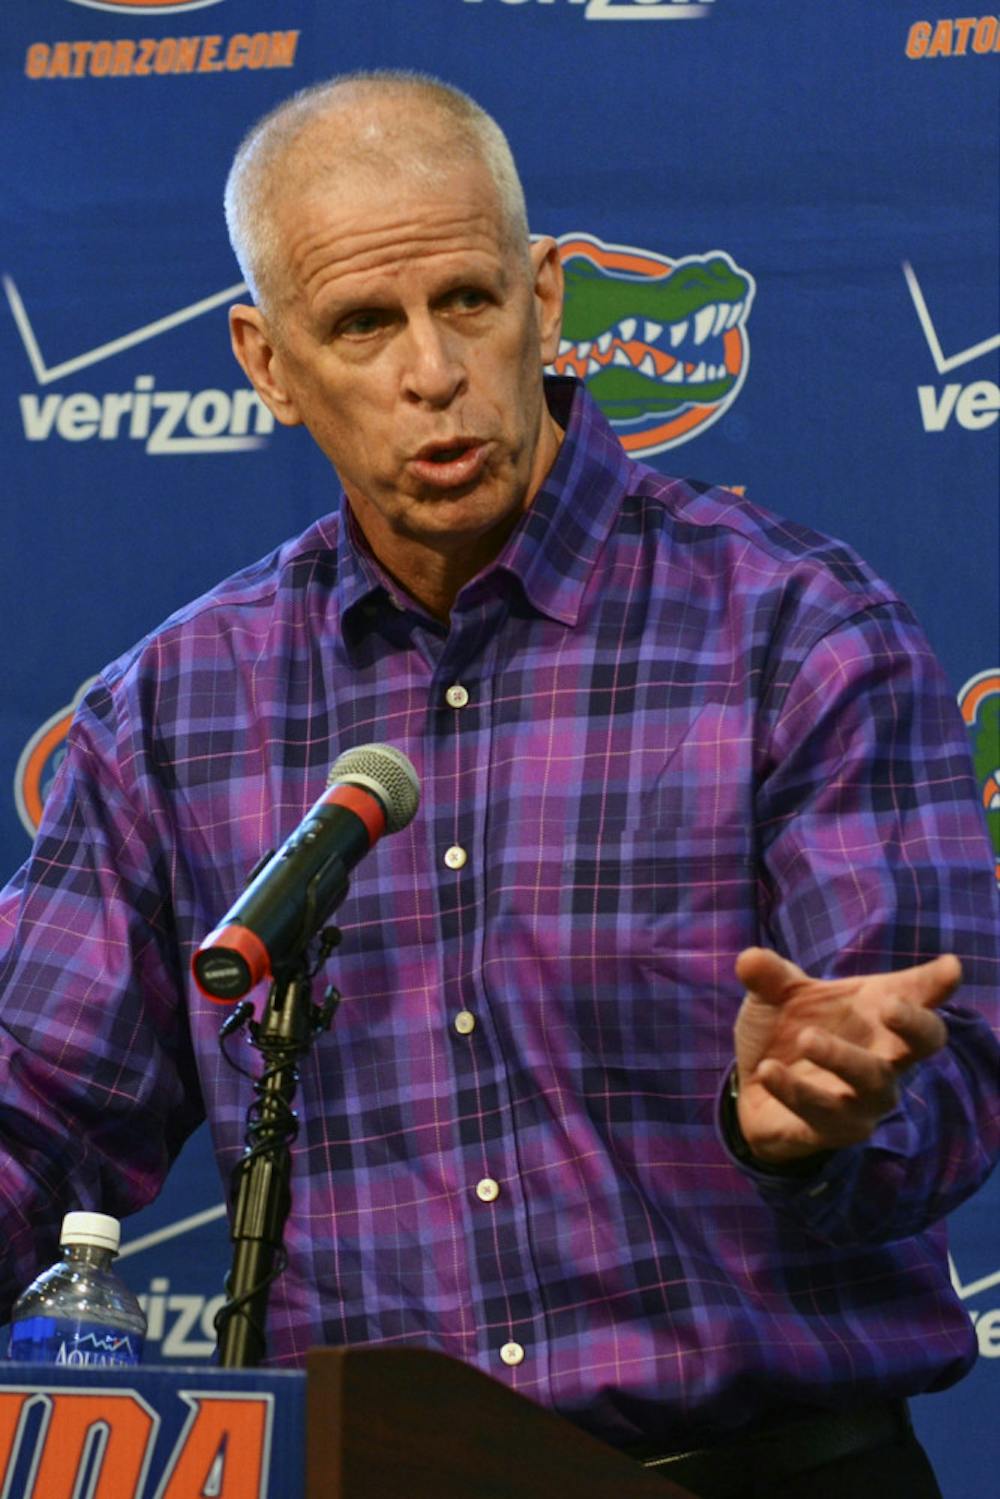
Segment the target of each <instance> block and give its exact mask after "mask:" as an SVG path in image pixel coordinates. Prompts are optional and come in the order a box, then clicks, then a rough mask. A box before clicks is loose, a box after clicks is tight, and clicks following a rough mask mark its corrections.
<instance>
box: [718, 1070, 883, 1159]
mask: <svg viewBox="0 0 1000 1499" xmlns="http://www.w3.org/2000/svg"><path fill="white" fill-rule="evenodd" d="M754 1081H755V1082H759V1083H760V1085H761V1086H762V1087H763V1088H764V1089H765V1090H766V1091H767V1092H768V1093H769V1094H770V1095H771V1097H772V1098H774V1099H777V1101H778V1103H780V1104H783V1105H784V1107H785V1108H786V1109H787V1110H788V1111H789V1113H790V1114H793V1115H794V1116H795V1118H796V1119H797V1120H798V1121H799V1123H800V1124H801V1125H803V1126H805V1127H806V1129H807V1130H808V1132H809V1137H810V1140H811V1142H812V1144H813V1147H814V1148H815V1149H819V1150H839V1149H841V1148H842V1147H843V1146H846V1145H858V1144H860V1143H861V1142H862V1141H863V1140H867V1139H868V1138H869V1136H870V1135H871V1133H872V1131H873V1130H874V1128H875V1126H876V1124H877V1123H878V1121H879V1119H881V1118H882V1116H883V1114H884V1113H887V1112H888V1110H886V1109H883V1110H881V1111H879V1110H877V1109H874V1108H871V1107H869V1105H868V1100H867V1099H858V1098H855V1097H853V1096H849V1095H847V1094H844V1093H842V1092H841V1093H830V1092H829V1091H827V1089H825V1088H824V1087H822V1086H821V1085H820V1084H819V1083H818V1082H817V1081H814V1080H813V1078H806V1077H804V1076H803V1075H802V1074H800V1073H797V1072H795V1071H794V1070H793V1069H792V1068H789V1067H785V1066H783V1065H782V1064H781V1063H780V1062H775V1061H774V1060H769V1061H767V1062H764V1063H762V1064H761V1066H760V1067H759V1068H758V1071H757V1074H756V1075H755V1078H754ZM744 1134H745V1135H746V1138H747V1144H748V1145H749V1146H750V1148H751V1150H753V1148H754V1142H753V1139H752V1137H751V1133H750V1132H749V1131H748V1128H747V1127H746V1126H744Z"/></svg>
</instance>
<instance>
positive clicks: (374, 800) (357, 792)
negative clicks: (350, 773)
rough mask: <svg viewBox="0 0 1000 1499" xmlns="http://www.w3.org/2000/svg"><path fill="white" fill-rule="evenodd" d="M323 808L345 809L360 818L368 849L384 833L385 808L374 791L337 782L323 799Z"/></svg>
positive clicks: (349, 782)
mask: <svg viewBox="0 0 1000 1499" xmlns="http://www.w3.org/2000/svg"><path fill="white" fill-rule="evenodd" d="M323 804H324V806H328V807H329V806H336V807H346V808H347V810H348V812H353V813H354V815H355V817H360V818H361V821H362V822H363V823H364V825H365V827H366V828H367V830H368V847H369V848H371V847H372V846H373V845H374V844H376V843H377V842H378V840H379V839H380V838H381V836H382V834H383V833H384V832H385V821H386V818H385V808H384V807H383V805H382V803H381V801H380V800H379V798H378V797H377V796H376V795H375V793H374V791H369V790H368V788H367V787H366V786H355V785H354V783H353V782H352V781H337V782H336V783H335V784H334V785H333V786H331V787H330V789H329V790H328V791H327V793H326V795H325V796H324V797H323Z"/></svg>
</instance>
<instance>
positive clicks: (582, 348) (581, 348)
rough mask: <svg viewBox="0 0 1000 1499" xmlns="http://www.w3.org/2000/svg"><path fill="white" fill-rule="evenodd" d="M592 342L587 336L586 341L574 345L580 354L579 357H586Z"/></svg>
mask: <svg viewBox="0 0 1000 1499" xmlns="http://www.w3.org/2000/svg"><path fill="white" fill-rule="evenodd" d="M592 343H593V340H592V339H589V338H588V340H587V342H586V343H582V344H577V346H576V352H577V354H578V355H579V356H580V358H581V359H586V358H587V356H588V354H589V353H590V350H591V346H592Z"/></svg>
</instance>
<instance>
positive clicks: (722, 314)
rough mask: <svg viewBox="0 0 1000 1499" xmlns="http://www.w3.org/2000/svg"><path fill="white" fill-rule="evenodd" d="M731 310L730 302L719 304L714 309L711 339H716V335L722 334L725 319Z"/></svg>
mask: <svg viewBox="0 0 1000 1499" xmlns="http://www.w3.org/2000/svg"><path fill="white" fill-rule="evenodd" d="M732 310H733V306H732V303H731V302H720V303H719V305H718V307H717V308H716V309H715V326H714V327H713V329H712V337H713V338H715V337H717V335H718V334H720V333H721V332H722V330H723V328H724V327H725V326H726V319H727V318H728V316H729V314H730V313H731V312H732Z"/></svg>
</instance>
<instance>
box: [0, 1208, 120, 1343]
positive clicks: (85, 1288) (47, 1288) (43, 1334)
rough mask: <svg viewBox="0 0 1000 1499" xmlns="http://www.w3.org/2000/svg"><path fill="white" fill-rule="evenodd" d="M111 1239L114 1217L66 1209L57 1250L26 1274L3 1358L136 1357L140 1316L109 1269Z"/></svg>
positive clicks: (116, 1233)
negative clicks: (33, 1275)
mask: <svg viewBox="0 0 1000 1499" xmlns="http://www.w3.org/2000/svg"><path fill="white" fill-rule="evenodd" d="M119 1238H120V1229H119V1225H118V1219H117V1218H109V1217H108V1216H107V1215H106V1214H104V1213H67V1214H66V1216H65V1218H64V1219H63V1225H62V1231H61V1233H60V1235H59V1243H60V1246H61V1248H62V1257H61V1258H60V1259H59V1260H57V1262H56V1263H55V1264H54V1265H52V1266H51V1267H50V1268H49V1269H48V1270H43V1271H42V1273H41V1275H39V1276H38V1277H37V1279H36V1280H33V1281H32V1283H31V1285H30V1286H29V1287H28V1289H27V1290H26V1291H25V1292H24V1293H23V1294H22V1295H21V1296H20V1297H19V1299H18V1301H17V1302H16V1303H15V1306H14V1310H13V1312H12V1313H11V1330H10V1347H9V1349H8V1352H7V1357H8V1358H9V1359H12V1360H14V1361H16V1362H18V1363H40V1364H68V1365H74V1366H77V1367H80V1366H84V1365H103V1364H137V1363H138V1362H139V1360H140V1358H141V1357H142V1343H143V1339H144V1337H145V1335H146V1318H145V1316H144V1315H143V1312H142V1308H141V1307H140V1306H139V1303H138V1301H136V1299H135V1297H134V1296H133V1295H132V1292H131V1291H130V1290H129V1288H128V1286H126V1285H125V1283H124V1282H123V1281H121V1280H119V1278H118V1276H117V1275H116V1274H115V1272H114V1270H113V1269H112V1268H111V1266H112V1261H113V1260H114V1258H115V1255H116V1254H117V1253H118V1244H119Z"/></svg>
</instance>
